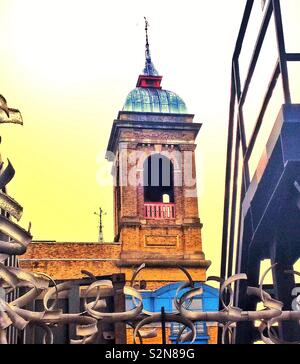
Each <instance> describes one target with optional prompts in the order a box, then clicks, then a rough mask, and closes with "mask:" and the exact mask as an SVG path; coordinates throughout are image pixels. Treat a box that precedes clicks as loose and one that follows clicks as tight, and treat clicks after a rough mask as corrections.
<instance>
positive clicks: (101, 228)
mask: <svg viewBox="0 0 300 364" xmlns="http://www.w3.org/2000/svg"><path fill="white" fill-rule="evenodd" d="M94 214H95V215H97V216H98V217H99V239H98V241H99V243H103V242H104V239H103V227H104V226H103V221H102V219H103V215H106V212H104V211H103V210H102V208H101V207H100V208H99V213H98V212H94Z"/></svg>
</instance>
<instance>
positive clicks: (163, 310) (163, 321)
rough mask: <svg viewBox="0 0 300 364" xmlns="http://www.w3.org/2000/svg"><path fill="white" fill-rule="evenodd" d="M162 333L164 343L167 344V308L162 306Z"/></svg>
mask: <svg viewBox="0 0 300 364" xmlns="http://www.w3.org/2000/svg"><path fill="white" fill-rule="evenodd" d="M161 334H162V344H163V345H166V343H167V340H166V316H165V308H164V307H162V308H161Z"/></svg>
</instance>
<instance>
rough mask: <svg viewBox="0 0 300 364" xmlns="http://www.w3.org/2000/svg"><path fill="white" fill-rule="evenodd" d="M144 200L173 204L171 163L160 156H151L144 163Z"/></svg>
mask: <svg viewBox="0 0 300 364" xmlns="http://www.w3.org/2000/svg"><path fill="white" fill-rule="evenodd" d="M144 200H145V202H161V203H174V167H173V163H172V162H171V161H170V159H168V158H167V157H165V156H163V155H161V154H153V155H151V156H150V157H148V158H147V159H146V160H145V162H144Z"/></svg>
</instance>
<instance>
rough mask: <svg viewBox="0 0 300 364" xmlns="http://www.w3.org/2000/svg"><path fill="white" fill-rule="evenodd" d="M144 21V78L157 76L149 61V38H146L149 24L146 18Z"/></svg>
mask: <svg viewBox="0 0 300 364" xmlns="http://www.w3.org/2000/svg"><path fill="white" fill-rule="evenodd" d="M144 19H145V32H146V65H145V68H144V75H146V76H158V72H157V71H156V69H155V67H154V65H153V63H152V60H151V54H150V46H149V37H148V27H149V23H148V20H147V18H146V17H144Z"/></svg>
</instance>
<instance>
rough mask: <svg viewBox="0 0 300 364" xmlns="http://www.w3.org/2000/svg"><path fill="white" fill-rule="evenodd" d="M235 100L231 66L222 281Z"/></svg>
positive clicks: (227, 219) (223, 275) (224, 270)
mask: <svg viewBox="0 0 300 364" xmlns="http://www.w3.org/2000/svg"><path fill="white" fill-rule="evenodd" d="M235 100H236V90H235V83H234V81H233V66H232V75H231V97H230V108H229V121H228V136H227V159H226V176H225V195H224V212H223V233H222V252H221V272H220V277H221V278H223V279H225V274H226V262H227V243H228V221H229V206H230V182H231V158H232V144H233V129H234V112H235Z"/></svg>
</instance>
